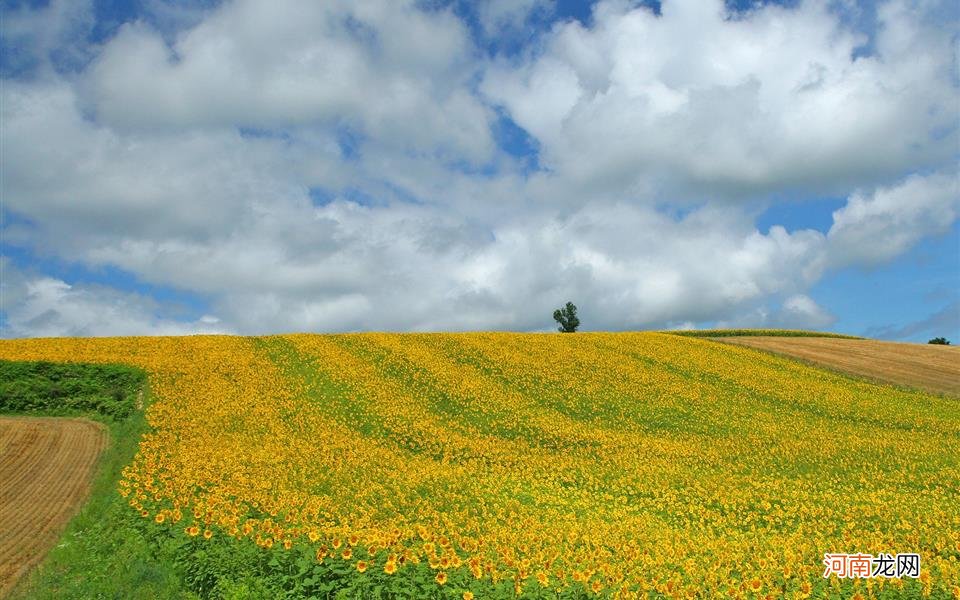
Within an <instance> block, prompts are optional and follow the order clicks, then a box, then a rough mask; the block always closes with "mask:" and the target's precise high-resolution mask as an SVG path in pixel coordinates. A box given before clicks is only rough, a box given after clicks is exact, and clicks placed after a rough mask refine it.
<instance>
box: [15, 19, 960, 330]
mask: <svg viewBox="0 0 960 600" xmlns="http://www.w3.org/2000/svg"><path fill="white" fill-rule="evenodd" d="M2 11H3V25H2V34H3V39H2V44H3V45H2V50H3V52H2V53H0V77H2V82H3V87H2V91H0V95H2V100H3V103H2V119H3V122H2V124H3V133H2V140H0V142H2V146H3V148H2V150H3V155H4V161H3V165H2V171H3V172H2V175H3V178H2V181H0V191H2V195H3V196H2V197H3V208H2V211H0V215H2V217H3V226H2V232H3V240H2V242H0V252H2V255H3V258H2V262H0V265H2V268H3V281H2V286H0V288H2V306H0V334H2V335H4V336H7V337H29V336H46V335H125V334H154V333H155V334H181V333H194V332H230V333H266V332H278V331H354V330H400V331H406V330H416V331H423V330H474V329H506V330H519V331H539V330H549V329H551V328H552V322H551V320H550V314H551V313H552V309H553V308H554V307H555V306H559V305H561V304H562V303H563V302H565V301H567V300H573V301H574V302H575V303H577V304H578V305H579V306H580V307H581V314H582V317H581V318H582V320H583V322H584V328H585V329H609V330H623V329H648V328H675V327H713V326H749V327H796V328H810V329H828V330H833V331H840V332H844V333H851V334H857V335H867V336H871V337H879V338H883V339H898V340H905V341H919V342H923V341H926V340H927V339H929V338H931V337H934V336H938V335H944V336H946V337H948V338H950V339H953V340H956V341H957V342H960V228H958V224H957V217H958V214H960V208H958V202H960V201H958V183H957V159H958V158H960V156H958V154H960V152H958V148H960V145H958V139H960V138H958V123H960V114H958V108H957V107H958V106H960V94H958V89H960V82H958V76H957V72H956V64H957V56H956V48H957V46H956V43H955V41H956V39H957V37H958V35H960V34H958V27H957V23H958V20H957V17H958V12H960V10H958V9H957V7H956V6H955V5H954V4H953V3H950V2H942V3H937V2H933V3H924V4H915V3H911V2H905V1H887V2H878V3H857V2H836V3H816V2H795V1H790V2H778V3H752V2H732V3H731V2H728V3H726V4H724V3H722V2H719V1H708V0H674V1H668V2H664V3H662V4H661V3H653V2H649V3H629V2H614V1H609V2H599V3H587V2H572V1H567V0H564V1H550V0H518V1H511V2H506V1H502V0H484V1H478V2H459V1H454V2H436V1H435V2H386V0H384V1H383V2H370V3H366V4H364V5H363V6H362V7H357V6H353V5H352V4H351V3H325V4H323V5H317V6H305V5H304V4H303V3H297V2H292V1H290V2H276V3H266V2H258V1H255V0H243V1H236V2H223V3H214V2H188V1H186V0H143V1H140V2H114V1H109V2H107V1H104V2H101V1H93V2H84V1H80V2H66V1H56V0H50V1H48V2H19V3H17V2H13V3H5V4H4V7H3V8H2Z"/></svg>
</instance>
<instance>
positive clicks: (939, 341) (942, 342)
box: [927, 337, 950, 346]
mask: <svg viewBox="0 0 960 600" xmlns="http://www.w3.org/2000/svg"><path fill="white" fill-rule="evenodd" d="M927 343H928V344H940V345H941V346H949V345H950V340H948V339H947V338H945V337H935V338H933V339H932V340H930V341H929V342H927Z"/></svg>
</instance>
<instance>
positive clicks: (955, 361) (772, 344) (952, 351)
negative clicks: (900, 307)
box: [714, 336, 960, 396]
mask: <svg viewBox="0 0 960 600" xmlns="http://www.w3.org/2000/svg"><path fill="white" fill-rule="evenodd" d="M714 339H716V340H719V341H722V342H725V343H728V344H739V345H741V346H750V347H751V348H759V349H761V350H769V351H771V352H777V353H779V354H785V355H787V356H791V357H794V358H799V359H803V360H806V361H810V362H812V363H816V364H820V365H824V366H826V367H830V368H832V369H836V370H838V371H845V372H848V373H853V374H855V375H861V376H865V377H870V378H873V379H877V380H880V381H886V382H889V383H898V384H902V385H908V386H911V387H916V388H920V389H923V390H927V391H931V392H934V393H945V394H950V395H953V396H960V347H953V346H937V345H933V344H905V343H900V342H881V341H877V340H846V339H837V338H816V337H766V336H757V337H728V338H714Z"/></svg>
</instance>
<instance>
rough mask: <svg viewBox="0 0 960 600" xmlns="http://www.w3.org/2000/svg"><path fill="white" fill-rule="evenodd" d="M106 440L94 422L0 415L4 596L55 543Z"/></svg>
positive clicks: (0, 581)
mask: <svg viewBox="0 0 960 600" xmlns="http://www.w3.org/2000/svg"><path fill="white" fill-rule="evenodd" d="M106 445H107V432H106V429H105V428H104V427H103V426H101V425H99V424H98V423H94V422H92V421H87V420H83V419H61V418H42V417H0V597H2V596H5V595H6V594H8V593H9V592H10V590H11V589H12V588H13V586H14V585H15V584H16V582H17V581H18V580H19V579H20V577H22V576H23V575H24V574H25V573H26V572H27V571H28V570H29V569H30V568H31V567H33V566H35V565H36V564H37V563H39V562H40V561H41V560H42V559H43V557H44V555H45V554H46V552H47V550H49V549H50V547H51V546H52V545H53V544H54V543H55V542H56V540H57V538H58V537H59V536H60V533H61V532H62V531H63V528H64V526H65V525H66V523H67V521H68V520H69V519H70V517H72V516H73V515H74V513H76V511H77V509H78V508H79V506H80V505H81V503H82V502H83V500H84V499H85V498H86V496H87V493H88V492H89V489H90V479H91V476H92V475H93V470H94V466H95V465H96V461H97V458H98V457H99V456H100V452H101V451H102V450H103V449H104V448H105V447H106Z"/></svg>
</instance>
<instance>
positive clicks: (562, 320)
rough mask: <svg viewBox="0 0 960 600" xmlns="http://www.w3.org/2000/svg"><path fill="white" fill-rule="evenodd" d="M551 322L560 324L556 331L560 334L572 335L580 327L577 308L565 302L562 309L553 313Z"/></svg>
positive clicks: (571, 303)
mask: <svg viewBox="0 0 960 600" xmlns="http://www.w3.org/2000/svg"><path fill="white" fill-rule="evenodd" d="M553 320H554V321H556V322H557V323H559V324H560V326H559V327H557V330H558V331H560V332H561V333H574V332H575V331H576V330H577V327H579V326H580V319H578V318H577V307H576V305H574V304H573V302H567V305H566V306H564V307H563V308H558V309H557V310H555V311H553Z"/></svg>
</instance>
